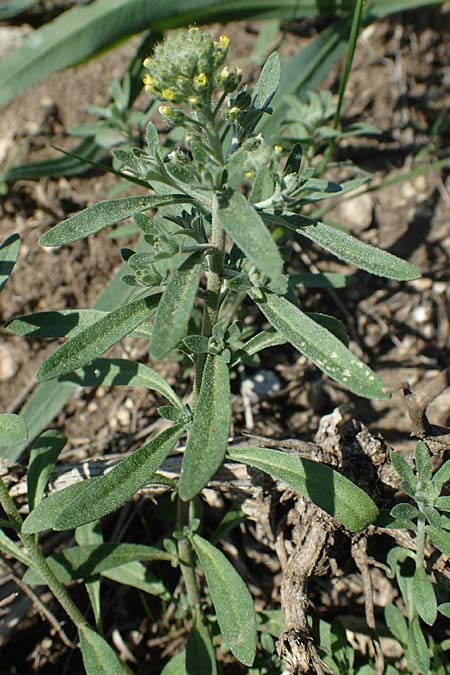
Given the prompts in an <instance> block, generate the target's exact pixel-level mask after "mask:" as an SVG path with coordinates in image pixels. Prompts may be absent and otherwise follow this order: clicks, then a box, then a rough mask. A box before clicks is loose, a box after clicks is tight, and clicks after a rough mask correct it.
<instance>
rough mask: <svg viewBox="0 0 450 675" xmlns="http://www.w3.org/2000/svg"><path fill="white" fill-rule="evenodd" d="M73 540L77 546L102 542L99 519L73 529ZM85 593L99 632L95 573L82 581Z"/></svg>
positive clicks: (98, 587)
mask: <svg viewBox="0 0 450 675" xmlns="http://www.w3.org/2000/svg"><path fill="white" fill-rule="evenodd" d="M75 541H76V543H77V544H78V545H79V546H86V545H89V544H97V545H99V544H103V533H102V528H101V523H100V521H99V520H94V521H93V522H92V523H87V524H86V525H82V526H81V527H77V529H76V530H75ZM84 587H85V589H86V593H87V594H88V597H89V602H90V603H91V607H92V612H93V614H94V619H95V627H96V629H97V630H98V631H99V632H100V633H101V632H103V621H102V599H101V579H100V576H99V575H97V576H95V577H92V578H91V579H86V580H85V582H84Z"/></svg>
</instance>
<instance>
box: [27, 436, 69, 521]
mask: <svg viewBox="0 0 450 675" xmlns="http://www.w3.org/2000/svg"><path fill="white" fill-rule="evenodd" d="M66 442H67V439H66V437H65V436H64V435H63V434H61V433H60V432H59V431H56V430H55V429H49V430H48V431H44V433H43V434H41V435H40V436H39V437H38V438H37V439H36V440H35V441H34V443H33V445H32V447H31V452H30V460H29V462H28V474H27V491H28V504H29V506H30V511H32V510H33V509H34V507H35V506H36V505H37V504H39V502H40V501H42V498H43V496H44V492H45V488H46V487H47V483H48V480H49V478H50V475H51V473H52V471H53V467H54V465H55V462H56V460H57V459H58V457H59V454H60V452H61V450H62V449H63V448H64V446H65V444H66Z"/></svg>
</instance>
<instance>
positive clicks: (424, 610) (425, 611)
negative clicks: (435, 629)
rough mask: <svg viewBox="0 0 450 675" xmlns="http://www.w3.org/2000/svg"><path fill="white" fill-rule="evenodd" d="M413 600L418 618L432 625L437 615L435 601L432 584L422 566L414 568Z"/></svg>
mask: <svg viewBox="0 0 450 675" xmlns="http://www.w3.org/2000/svg"><path fill="white" fill-rule="evenodd" d="M412 592H413V602H414V607H415V608H416V610H417V613H418V615H419V616H420V618H421V619H422V620H423V621H425V623H427V624H428V625H429V626H432V625H433V624H434V622H435V621H436V617H437V602H436V596H435V594H434V588H433V584H432V583H431V580H430V578H429V577H428V576H427V573H426V572H425V570H424V568H423V567H419V568H418V569H416V571H415V574H414V578H413V583H412Z"/></svg>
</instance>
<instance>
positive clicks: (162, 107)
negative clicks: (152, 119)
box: [158, 105, 171, 115]
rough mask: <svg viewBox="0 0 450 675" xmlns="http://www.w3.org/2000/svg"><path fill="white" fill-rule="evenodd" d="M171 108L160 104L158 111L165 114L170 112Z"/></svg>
mask: <svg viewBox="0 0 450 675" xmlns="http://www.w3.org/2000/svg"><path fill="white" fill-rule="evenodd" d="M170 111H171V108H169V106H168V105H160V106H159V108H158V112H159V114H160V115H167V114H170Z"/></svg>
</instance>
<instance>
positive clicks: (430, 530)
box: [426, 525, 450, 558]
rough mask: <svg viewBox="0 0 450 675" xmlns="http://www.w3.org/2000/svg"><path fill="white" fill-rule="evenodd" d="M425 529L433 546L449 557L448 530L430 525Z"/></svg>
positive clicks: (449, 539) (449, 537)
mask: <svg viewBox="0 0 450 675" xmlns="http://www.w3.org/2000/svg"><path fill="white" fill-rule="evenodd" d="M426 531H427V534H428V536H429V537H430V539H431V541H432V542H433V544H434V546H436V548H437V549H439V551H441V553H443V554H444V555H446V556H448V557H449V558H450V532H446V531H445V530H443V529H438V528H437V527H432V526H431V525H430V526H428V527H427V528H426Z"/></svg>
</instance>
